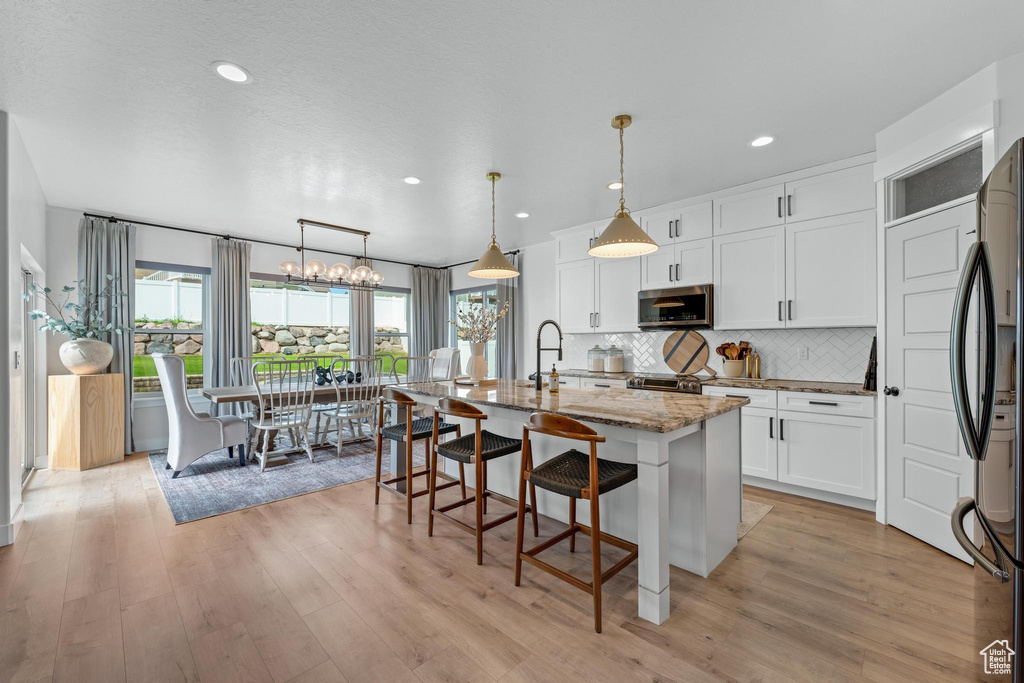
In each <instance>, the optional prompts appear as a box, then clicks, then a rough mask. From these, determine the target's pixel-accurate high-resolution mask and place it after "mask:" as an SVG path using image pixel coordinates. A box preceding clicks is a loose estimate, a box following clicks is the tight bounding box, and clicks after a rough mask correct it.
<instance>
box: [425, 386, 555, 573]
mask: <svg viewBox="0 0 1024 683" xmlns="http://www.w3.org/2000/svg"><path fill="white" fill-rule="evenodd" d="M442 416H451V417H460V418H464V419H467V420H473V422H474V426H475V428H474V430H473V433H472V434H467V435H466V436H461V437H459V438H456V439H452V440H450V441H446V442H444V443H438V425H439V424H441V419H442ZM486 419H487V415H485V414H484V412H483V411H481V410H480V409H479V408H476V407H475V406H471V405H470V404H468V403H466V402H464V401H458V400H456V399H453V398H442V399H441V400H440V401H439V402H438V405H437V407H436V408H434V434H433V438H432V439H431V442H432V443H433V448H431V450H430V519H429V520H428V522H427V535H428V536H433V535H434V517H435V516H437V517H440V518H441V519H444V520H447V521H449V522H451V523H452V524H454V525H455V526H457V527H459V528H460V529H462V530H464V531H468V532H469V533H471V534H474V535H475V536H476V563H477V564H483V563H484V537H483V534H484V532H485V531H489V530H490V529H493V528H494V527H496V526H499V525H501V524H504V523H505V522H510V521H512V520H513V519H515V518H516V515H517V512H516V511H512V512H510V513H509V514H507V515H505V516H503V517H499V518H498V519H495V520H492V521H490V522H488V523H487V524H484V521H483V520H484V515H485V514H486V513H487V499H488V498H495V499H497V500H499V501H501V502H502V503H505V504H506V505H509V506H511V507H514V508H515V507H517V504H516V501H515V500H513V499H511V498H508V497H506V496H503V495H501V494H500V493H497V492H495V491H490V490H488V488H487V463H488V461H490V460H494V459H496V458H500V457H503V456H506V455H511V454H513V453H518V452H520V451H521V450H522V448H523V442H522V440H521V439H516V438H513V437H509V436H502V435H500V434H494V433H493V432H489V431H487V430H485V429H481V428H480V424H481V423H482V422H483V421H484V420H486ZM438 455H440V456H441V457H443V458H447V459H449V460H454V461H455V462H457V463H459V481H460V482H465V480H466V474H465V469H464V468H465V466H466V465H473V468H474V470H475V472H474V474H475V475H476V488H475V489H474V491H473V496H472V497H471V498H467V497H466V487H465V485H464V484H463V486H462V499H461V500H459V501H456V502H454V503H449V504H448V505H445V506H443V507H440V508H438V507H435V505H434V503H435V498H436V493H437V490H438V487H437V474H438V469H437V456H438ZM466 505H474V507H475V510H476V524H475V525H472V526H471V525H469V524H466V523H465V522H463V521H462V520H460V519H456V518H454V517H452V516H450V515H449V514H448V512H449V511H450V510H454V509H456V508H460V507H464V506H466ZM529 507H530V512H531V513H532V514H533V535H534V536H536V535H537V529H538V527H537V512H536V510H537V501H536V492H535V491H534V488H533V486H532V485H531V486H530V506H529Z"/></svg>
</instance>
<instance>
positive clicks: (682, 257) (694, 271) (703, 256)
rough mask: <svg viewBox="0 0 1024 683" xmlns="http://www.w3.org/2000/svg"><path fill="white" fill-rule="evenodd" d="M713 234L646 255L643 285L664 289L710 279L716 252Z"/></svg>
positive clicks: (702, 282)
mask: <svg viewBox="0 0 1024 683" xmlns="http://www.w3.org/2000/svg"><path fill="white" fill-rule="evenodd" d="M713 241H714V240H712V239H711V238H710V237H708V238H706V239H702V240H693V241H691V242H680V243H679V244H676V245H668V246H664V247H661V248H660V249H658V251H656V252H654V253H653V254H650V255H648V256H644V257H643V278H642V280H641V283H640V289H665V288H668V287H686V286H688V285H706V284H708V283H710V282H711V281H712V280H713V279H714V278H712V271H713V266H712V264H713V261H714V254H713V249H712V243H713Z"/></svg>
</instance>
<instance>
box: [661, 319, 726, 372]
mask: <svg viewBox="0 0 1024 683" xmlns="http://www.w3.org/2000/svg"><path fill="white" fill-rule="evenodd" d="M662 352H663V356H664V358H665V364H666V365H668V367H669V368H670V369H671V370H672V372H674V373H676V374H684V375H693V374H696V373H697V372H699V371H701V370H707V371H708V374H710V375H711V376H712V377H716V376H717V375H718V373H717V372H715V371H714V370H712V369H711V368H710V366H708V356H709V354H710V349H709V348H708V343H707V342H706V341H705V340H704V337H702V336H701V334H700V333H699V332H694V331H693V330H680V331H679V332H673V333H672V334H670V335H669V336H668V339H666V340H665V346H664V347H662Z"/></svg>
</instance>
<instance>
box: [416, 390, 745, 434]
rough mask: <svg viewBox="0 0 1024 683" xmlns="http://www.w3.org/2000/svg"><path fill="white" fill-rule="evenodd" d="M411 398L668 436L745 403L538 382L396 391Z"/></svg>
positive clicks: (717, 397)
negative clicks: (539, 386) (538, 385)
mask: <svg viewBox="0 0 1024 683" xmlns="http://www.w3.org/2000/svg"><path fill="white" fill-rule="evenodd" d="M396 388H397V389H398V390H399V391H404V392H406V393H409V394H413V395H416V394H419V395H424V396H432V397H435V398H457V399H459V400H460V401H466V402H467V403H474V404H477V405H486V406H494V407H497V408H507V409H510V410H521V411H523V412H527V413H529V412H534V411H537V410H540V411H544V412H549V413H555V414H558V415H565V416H566V417H571V418H573V419H576V420H582V421H584V422H597V423H600V424H607V425H612V426H615V427H625V428H627V429H639V430H641V431H647V432H658V433H666V432H672V431H675V430H677V429H682V428H683V427H689V426H690V425H694V424H697V423H699V422H704V421H705V420H710V419H711V418H713V417H717V416H719V415H723V414H725V413H728V412H730V411H733V410H737V409H739V408H741V407H743V406H745V405H746V404H748V403H749V402H750V401H749V400H748V399H745V398H728V397H724V396H703V395H697V394H677V393H673V392H668V391H635V390H633V389H561V390H560V391H559V392H558V393H556V394H552V393H551V392H549V391H548V390H547V389H544V391H542V392H540V393H538V392H537V391H536V389H534V384H533V382H529V381H524V380H515V381H513V380H498V385H497V387H493V388H477V387H470V386H461V385H456V384H454V383H453V382H419V383H415V384H405V385H401V386H399V387H396Z"/></svg>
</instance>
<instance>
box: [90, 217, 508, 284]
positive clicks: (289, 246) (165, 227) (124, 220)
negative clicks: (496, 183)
mask: <svg viewBox="0 0 1024 683" xmlns="http://www.w3.org/2000/svg"><path fill="white" fill-rule="evenodd" d="M82 215H83V216H85V217H86V218H100V219H103V220H105V221H109V222H111V223H117V222H121V223H134V224H135V225H145V226H148V227H150V228H161V229H163V230H176V231H178V232H190V233H192V234H193V235H206V236H207V237H222V238H224V239H226V240H240V239H243V238H239V237H232V236H231V235H225V234H222V233H219V232H210V231H209V230H200V229H198V228H182V227H178V226H176V225H163V224H162V223H150V222H149V221H139V220H135V219H133V218H118V217H117V216H113V215H110V216H104V215H102V214H98V213H90V212H88V211H83V212H82ZM300 220H305V219H300ZM306 222H307V223H314V221H308V220H307V221H306ZM320 225H324V224H320ZM332 227H333V226H332ZM244 241H245V242H254V243H256V244H266V245H268V246H271V247H284V248H286V249H295V250H296V251H298V249H299V248H298V247H297V246H295V245H294V244H282V243H281V242H270V241H268V240H261V239H255V238H249V237H246V238H244ZM310 251H318V252H320V253H321V254H332V255H334V256H348V257H350V258H362V256H360V255H359V254H348V253H345V252H343V251H330V250H329V249H310ZM518 253H519V250H518V249H516V250H514V251H506V252H505V254H506V255H511V254H518ZM367 258H369V259H370V260H371V261H383V262H384V263H394V264H396V265H399V266H409V267H410V268H433V269H434V270H445V269H448V268H457V267H458V266H465V265H467V264H470V263H476V260H475V259H474V260H472V261H463V262H462V263H453V264H452V265H450V266H424V265H422V264H420V263H409V262H408V261H395V260H394V259H386V258H377V257H374V256H369V257H367Z"/></svg>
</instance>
